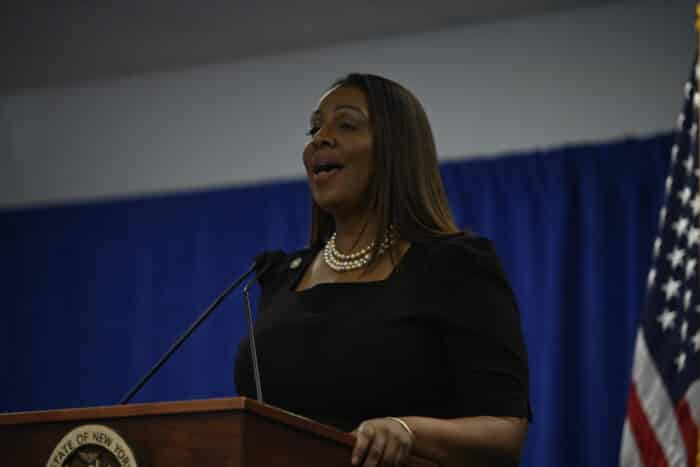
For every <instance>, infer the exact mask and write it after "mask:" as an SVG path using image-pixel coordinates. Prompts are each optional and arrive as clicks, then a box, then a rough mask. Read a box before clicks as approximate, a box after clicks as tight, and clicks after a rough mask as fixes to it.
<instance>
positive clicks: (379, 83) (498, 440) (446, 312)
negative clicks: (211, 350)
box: [235, 74, 531, 467]
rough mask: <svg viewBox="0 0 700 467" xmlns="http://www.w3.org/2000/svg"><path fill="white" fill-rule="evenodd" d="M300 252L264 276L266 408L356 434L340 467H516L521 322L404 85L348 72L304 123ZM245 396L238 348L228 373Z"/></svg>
mask: <svg viewBox="0 0 700 467" xmlns="http://www.w3.org/2000/svg"><path fill="white" fill-rule="evenodd" d="M303 162H304V167H305V169H306V174H307V177H308V184H309V188H310V191H311V195H312V200H313V201H312V223H311V240H310V245H309V248H307V249H305V250H302V251H299V252H296V253H292V254H290V255H288V256H287V257H286V258H284V260H280V261H279V262H277V263H275V264H274V265H272V266H271V267H270V269H269V270H268V272H267V273H266V274H265V275H264V276H263V278H262V279H261V298H260V306H259V313H258V321H257V323H256V330H255V334H256V339H257V346H258V351H259V359H260V366H261V368H262V369H263V387H264V388H265V396H266V397H265V400H266V402H268V403H270V404H273V405H276V406H279V407H282V408H284V409H286V410H289V411H292V412H296V413H298V414H300V415H304V416H306V417H309V418H313V419H315V420H318V421H320V422H322V423H327V424H329V425H333V426H336V427H338V428H340V429H343V430H347V431H353V433H354V434H355V435H356V442H355V447H354V449H353V452H352V458H351V459H350V461H351V462H352V464H353V465H363V466H365V467H375V466H390V465H399V464H401V463H402V462H403V461H404V460H405V459H406V458H407V457H408V456H409V455H411V454H416V455H419V456H422V457H425V458H427V459H430V460H433V461H435V462H437V463H438V464H441V465H445V466H450V465H470V466H478V465H489V466H491V465H515V464H517V462H518V459H519V456H520V450H521V448H522V445H523V443H524V440H525V434H526V431H527V425H528V421H529V420H530V419H531V410H530V403H529V395H528V385H529V381H528V365H527V355H526V351H525V346H524V343H523V337H522V331H521V325H520V317H519V312H518V309H517V305H516V302H515V298H514V294H513V292H512V290H511V288H510V286H509V285H508V282H507V279H506V278H505V275H504V273H503V270H502V269H501V266H500V264H499V261H498V258H497V256H496V254H495V252H494V250H493V247H492V246H491V243H490V242H489V241H488V240H486V239H484V238H479V237H476V236H474V235H472V234H469V233H467V232H462V231H460V230H459V229H458V228H457V227H456V225H455V223H454V221H453V219H452V215H451V213H450V210H449V208H448V205H447V199H446V196H445V191H444V188H443V185H442V180H441V178H440V172H439V169H438V163H437V155H436V149H435V143H434V140H433V135H432V131H431V129H430V125H429V123H428V119H427V117H426V114H425V111H424V110H423V108H422V106H421V104H420V103H419V102H418V100H417V99H416V98H415V97H414V96H413V94H411V93H410V92H409V91H408V90H406V89H405V88H404V87H402V86H401V85H399V84H397V83H395V82H393V81H390V80H388V79H385V78H381V77H378V76H374V75H364V74H351V75H348V76H347V77H345V78H342V79H340V80H339V81H337V82H336V83H334V84H333V86H331V88H330V89H329V90H328V91H327V92H326V93H325V94H324V95H323V96H322V97H321V99H320V101H319V104H318V107H317V108H316V109H315V110H314V111H313V112H312V114H311V122H310V129H309V139H308V142H307V144H306V146H305V148H304V153H303ZM235 380H236V386H237V389H238V392H239V394H241V395H246V396H254V394H255V385H254V381H253V371H252V368H251V364H250V352H249V347H248V345H247V339H245V340H244V341H243V342H241V344H240V345H239V348H238V356H237V362H236V371H235Z"/></svg>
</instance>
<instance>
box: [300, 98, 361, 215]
mask: <svg viewBox="0 0 700 467" xmlns="http://www.w3.org/2000/svg"><path fill="white" fill-rule="evenodd" d="M309 134H310V139H309V141H308V142H307V143H306V146H305V147H304V167H305V168H306V175H307V177H308V180H309V187H310V188H311V195H312V196H313V199H314V201H316V204H318V205H319V207H320V208H321V209H323V210H324V211H326V212H328V213H330V214H333V215H336V214H343V213H351V212H357V211H361V210H364V209H367V206H368V192H369V183H370V177H371V175H372V170H373V169H372V167H373V165H372V163H373V158H374V156H373V154H372V129H371V128H370V121H369V112H368V111H367V98H366V96H365V94H364V92H363V91H362V90H360V89H358V88H356V87H350V86H340V87H336V88H333V89H331V90H330V91H328V92H327V93H326V94H325V95H324V96H323V97H322V98H321V101H320V102H319V105H318V108H317V109H316V110H315V111H314V112H313V113H312V114H311V129H310V131H309Z"/></svg>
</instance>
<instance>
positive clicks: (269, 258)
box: [255, 250, 287, 283]
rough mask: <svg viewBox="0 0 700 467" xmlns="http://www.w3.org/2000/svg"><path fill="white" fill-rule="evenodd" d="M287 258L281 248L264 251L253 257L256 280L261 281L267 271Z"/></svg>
mask: <svg viewBox="0 0 700 467" xmlns="http://www.w3.org/2000/svg"><path fill="white" fill-rule="evenodd" d="M285 259H287V255H286V254H284V252H283V251H282V250H272V251H264V252H262V253H260V254H259V255H258V256H256V257H255V275H256V277H257V278H258V282H261V283H262V281H263V277H264V276H265V273H267V272H268V271H269V270H270V269H271V268H274V266H275V265H279V264H282V263H283V262H284V260H285Z"/></svg>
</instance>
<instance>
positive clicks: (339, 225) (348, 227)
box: [335, 213, 377, 253]
mask: <svg viewBox="0 0 700 467" xmlns="http://www.w3.org/2000/svg"><path fill="white" fill-rule="evenodd" d="M335 232H336V237H335V244H336V247H337V248H338V249H339V250H340V251H342V252H345V253H350V252H353V251H355V250H358V249H360V248H364V247H365V246H367V245H369V244H370V243H371V242H372V241H373V240H374V237H375V235H376V233H377V226H376V222H375V219H374V216H371V215H369V214H367V213H365V214H364V215H362V216H347V217H346V216H342V217H341V216H336V217H335Z"/></svg>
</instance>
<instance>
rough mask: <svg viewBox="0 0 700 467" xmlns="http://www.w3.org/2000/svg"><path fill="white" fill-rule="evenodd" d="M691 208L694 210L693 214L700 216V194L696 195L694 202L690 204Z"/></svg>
mask: <svg viewBox="0 0 700 467" xmlns="http://www.w3.org/2000/svg"><path fill="white" fill-rule="evenodd" d="M690 207H691V208H693V214H694V215H696V216H697V215H698V214H700V194H696V195H695V197H694V198H693V201H692V202H691V203H690Z"/></svg>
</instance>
